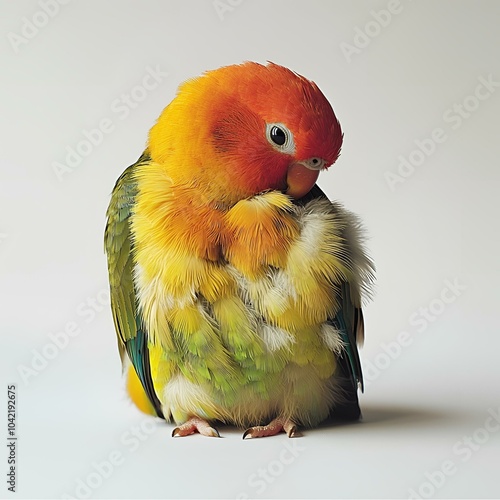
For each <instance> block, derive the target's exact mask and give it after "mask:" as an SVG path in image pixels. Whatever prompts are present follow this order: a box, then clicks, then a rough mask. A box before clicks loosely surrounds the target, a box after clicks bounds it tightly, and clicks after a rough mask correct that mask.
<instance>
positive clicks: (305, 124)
mask: <svg viewBox="0 0 500 500" xmlns="http://www.w3.org/2000/svg"><path fill="white" fill-rule="evenodd" d="M341 145H342V131H341V128H340V124H339V122H338V120H337V118H336V116H335V114H334V112H333V110H332V107H331V105H330V103H329V102H328V101H327V99H326V97H325V96H324V95H323V93H322V92H321V91H320V90H319V88H318V87H317V86H316V84H314V83H313V82H311V81H309V80H307V79H306V78H304V77H302V76H300V75H297V74H296V73H294V72H292V71H290V70H289V69H287V68H284V67H282V66H278V65H276V64H272V63H269V64H268V65H266V66H264V65H261V64H257V63H253V62H247V63H244V64H241V65H234V66H226V67H223V68H220V69H217V70H214V71H208V72H206V73H205V74H203V75H202V76H201V77H199V78H195V79H192V80H188V81H187V82H185V83H184V84H183V85H181V86H180V87H179V90H178V93H177V96H176V97H175V99H174V100H173V101H172V102H171V103H170V104H169V105H168V106H167V108H165V110H164V111H163V113H162V114H161V116H160V118H159V119H158V122H157V123H156V124H155V125H154V127H153V128H152V129H151V132H150V137H149V151H150V154H151V158H152V160H153V161H154V162H156V163H158V164H160V165H164V166H165V169H166V171H167V174H168V176H169V177H170V178H171V180H172V182H173V183H174V184H179V185H185V186H189V187H190V188H196V189H197V190H198V191H199V192H200V193H202V196H204V197H205V198H206V199H207V200H209V201H211V202H218V203H224V204H233V203H236V202H237V201H239V200H240V199H243V198H248V197H250V196H253V195H255V194H258V193H261V192H264V191H269V190H280V191H282V192H284V193H287V194H288V195H290V196H291V197H293V198H296V199H298V198H301V197H302V196H304V195H305V194H307V193H308V192H309V191H310V190H311V188H312V187H313V185H314V184H315V182H316V180H317V178H318V175H319V172H320V171H321V170H324V169H326V168H328V167H329V166H330V165H332V164H333V163H334V162H335V161H336V159H337V157H338V156H339V153H340V148H341Z"/></svg>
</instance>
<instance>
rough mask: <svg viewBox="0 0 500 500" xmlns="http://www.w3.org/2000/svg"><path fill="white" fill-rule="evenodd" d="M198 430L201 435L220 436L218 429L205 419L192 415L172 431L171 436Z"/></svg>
mask: <svg viewBox="0 0 500 500" xmlns="http://www.w3.org/2000/svg"><path fill="white" fill-rule="evenodd" d="M195 432H198V433H199V434H201V435H202V436H208V437H220V434H219V431H218V430H217V429H215V428H214V427H212V426H211V425H210V424H209V423H208V422H207V421H206V420H203V419H202V418H199V417H192V418H190V419H189V420H188V421H187V422H185V423H184V424H182V425H179V427H176V428H175V429H174V430H173V431H172V437H177V436H179V437H183V436H189V435H190V434H194V433H195Z"/></svg>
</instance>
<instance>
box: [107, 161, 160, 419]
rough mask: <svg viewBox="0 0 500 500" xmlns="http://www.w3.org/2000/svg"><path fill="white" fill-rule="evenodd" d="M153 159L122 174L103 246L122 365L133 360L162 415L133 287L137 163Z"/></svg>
mask: <svg viewBox="0 0 500 500" xmlns="http://www.w3.org/2000/svg"><path fill="white" fill-rule="evenodd" d="M148 161H150V158H149V154H148V153H147V151H146V152H145V153H144V154H143V155H142V156H141V157H140V158H139V160H137V162H136V163H134V164H133V165H131V166H130V167H128V168H127V169H126V170H125V171H124V172H123V174H122V175H121V176H120V177H119V179H118V180H117V182H116V185H115V187H114V189H113V193H112V196H111V201H110V203H109V207H108V211H107V214H106V215H107V224H106V230H105V233H104V246H105V250H106V254H107V257H108V272H109V286H110V296H111V311H112V315H113V321H114V324H115V329H116V335H117V340H118V349H119V352H120V357H121V360H122V364H124V363H125V359H126V357H128V358H129V359H130V361H131V362H132V365H133V366H134V368H135V371H136V373H137V376H138V377H139V380H140V381H141V383H142V386H143V388H144V391H145V392H146V394H147V395H148V397H149V399H150V401H151V403H152V405H153V406H154V408H155V410H156V413H157V414H158V416H159V417H163V414H162V411H161V404H160V401H159V399H158V396H157V394H156V392H155V389H154V385H153V381H152V378H151V366H150V363H149V349H148V334H147V332H146V331H145V329H144V327H143V324H142V318H141V317H140V312H139V311H138V308H137V300H136V290H135V286H134V278H133V276H134V275H133V273H134V260H133V250H134V249H133V241H132V236H131V231H130V216H131V215H132V212H133V208H134V204H135V197H136V195H137V181H136V180H135V171H136V168H137V166H138V165H140V164H143V163H145V162H148Z"/></svg>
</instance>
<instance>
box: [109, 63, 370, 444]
mask: <svg viewBox="0 0 500 500" xmlns="http://www.w3.org/2000/svg"><path fill="white" fill-rule="evenodd" d="M342 140H343V133H342V130H341V126H340V124H339V121H338V120H337V118H336V115H335V113H334V111H333V109H332V106H331V105H330V103H329V102H328V100H327V98H326V97H325V96H324V94H323V93H322V92H321V90H320V89H319V88H318V86H317V85H316V84H315V83H313V82H312V81H309V80H308V79H306V78H305V77H303V76H300V75H298V74H297V73H295V72H293V71H291V70H289V69H287V68H285V67H282V66H279V65H277V64H274V63H267V64H259V63H255V62H245V63H243V64H237V65H232V66H226V67H222V68H219V69H216V70H212V71H207V72H205V73H204V74H202V75H201V76H199V77H197V78H194V79H191V80H188V81H186V82H185V83H183V84H182V85H180V86H179V88H178V91H177V94H176V96H175V98H174V99H173V100H172V101H171V102H170V104H169V105H168V106H167V107H166V108H165V109H164V110H163V112H162V113H161V115H160V117H159V118H158V120H157V122H156V123H155V124H154V126H153V127H152V129H151V130H150V132H149V137H148V142H147V147H146V149H145V151H144V153H143V154H142V156H141V157H140V158H139V159H138V160H137V162H136V163H134V164H133V165H131V166H130V167H128V168H127V169H126V170H125V171H124V172H123V174H122V175H121V176H120V177H119V179H118V180H117V182H116V185H115V187H114V190H113V192H112V196H111V201H110V204H109V208H108V210H107V224H106V229H105V250H106V254H107V259H108V270H109V283H110V292H111V310H112V315H113V320H114V325H115V329H116V333H117V338H118V348H119V352H120V355H121V359H122V363H123V367H124V371H125V374H126V382H125V383H126V386H127V391H128V393H129V395H130V397H131V399H132V401H133V402H134V403H135V404H136V405H137V407H138V408H139V409H140V410H142V411H144V412H146V413H149V414H151V415H155V416H158V417H161V418H163V419H165V420H166V421H168V422H172V421H173V422H174V423H175V425H176V426H177V427H175V429H174V430H173V433H172V435H173V436H187V435H190V434H193V433H196V432H197V433H200V434H202V435H205V436H219V432H218V431H217V429H216V427H217V426H218V425H219V424H229V425H235V426H237V427H240V428H242V429H246V430H245V432H244V434H243V438H256V437H264V436H272V435H275V434H278V433H280V432H285V433H286V434H287V435H288V436H289V437H294V436H297V435H300V434H301V429H302V428H310V427H314V426H317V425H318V424H319V423H320V422H322V421H324V420H325V419H328V418H335V417H337V418H341V419H359V418H360V408H359V403H358V396H357V391H358V389H361V390H362V388H363V377H362V371H361V364H360V358H359V353H358V347H357V345H358V344H359V343H361V342H362V340H363V337H364V322H363V314H362V301H363V299H364V298H365V297H369V295H370V289H371V284H372V282H373V273H374V266H373V263H372V261H371V259H370V258H369V257H368V256H367V254H366V251H365V249H364V246H365V240H364V234H363V229H362V226H361V222H360V220H359V219H358V218H357V217H356V216H355V215H354V214H352V213H351V212H349V211H347V210H346V209H344V208H343V206H342V205H341V204H339V203H337V202H332V201H329V199H328V198H327V196H326V195H325V194H324V193H323V192H322V191H321V189H320V188H319V187H318V186H317V184H316V181H317V179H318V175H319V173H320V172H321V171H325V170H326V169H327V168H328V167H330V166H331V165H332V164H334V163H335V161H336V160H337V158H338V156H339V153H340V149H341V145H342Z"/></svg>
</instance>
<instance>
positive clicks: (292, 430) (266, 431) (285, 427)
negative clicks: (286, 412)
mask: <svg viewBox="0 0 500 500" xmlns="http://www.w3.org/2000/svg"><path fill="white" fill-rule="evenodd" d="M280 432H286V433H287V435H288V437H290V438H291V437H299V436H301V435H302V434H301V433H300V432H299V431H298V430H297V426H296V425H295V424H294V423H293V422H292V421H291V420H288V419H285V418H281V417H279V418H275V419H274V420H273V421H271V422H270V423H269V424H267V425H257V426H255V427H250V428H249V429H247V430H246V431H245V432H244V433H243V439H247V438H249V439H250V438H258V437H267V436H276V434H279V433H280Z"/></svg>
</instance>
